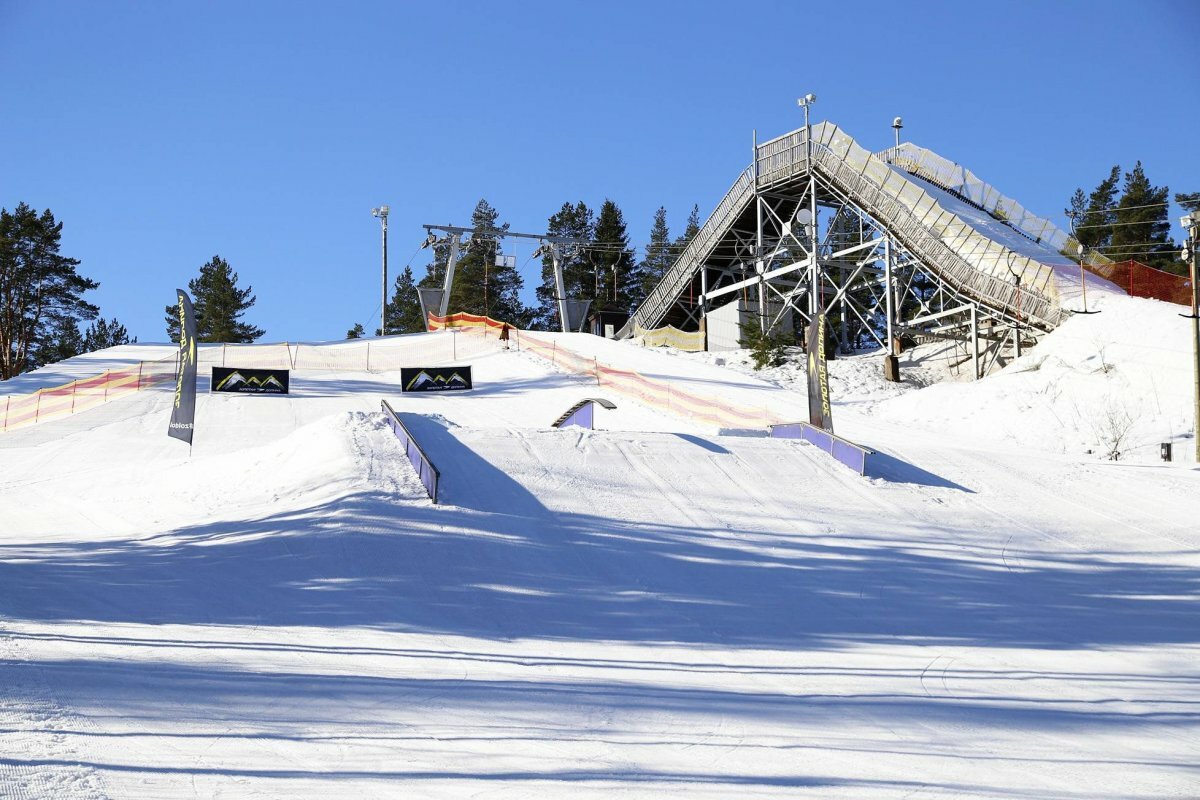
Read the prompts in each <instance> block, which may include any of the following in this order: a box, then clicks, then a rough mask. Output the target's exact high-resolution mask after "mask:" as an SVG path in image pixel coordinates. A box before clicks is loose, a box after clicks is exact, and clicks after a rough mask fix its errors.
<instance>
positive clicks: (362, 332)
mask: <svg viewBox="0 0 1200 800" xmlns="http://www.w3.org/2000/svg"><path fill="white" fill-rule="evenodd" d="M366 335H367V329H366V328H364V327H363V325H362V323H361V322H356V323H354V327H353V328H351V329H350V330H348V331H346V338H347V339H361V338H363V337H364V336H366Z"/></svg>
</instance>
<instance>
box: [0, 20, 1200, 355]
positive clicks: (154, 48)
mask: <svg viewBox="0 0 1200 800" xmlns="http://www.w3.org/2000/svg"><path fill="white" fill-rule="evenodd" d="M334 6H338V7H337V8H335V7H334ZM1197 30H1200V1H1198V0H1175V1H1171V0H1148V1H1145V0H1144V1H1143V2H1140V3H1137V4H1134V3H1128V2H1122V3H1117V2H1010V3H989V4H975V3H960V2H947V3H930V2H924V3H923V2H916V3H911V2H910V3H895V2H893V3H862V2H860V3H843V4H830V5H829V6H817V5H813V4H801V3H772V2H760V3H756V4H752V5H749V6H747V5H745V4H739V3H732V2H730V3H682V2H681V3H652V2H641V3H633V2H630V3H626V2H605V3H561V2H560V3H526V2H522V3H511V4H503V3H452V2H437V3H434V2H424V3H411V2H391V3H378V4H375V3H365V2H363V3H353V4H332V3H305V2H298V3H282V2H279V3H274V2H252V3H245V2H230V3H224V2H207V3H186V4H185V3H182V2H162V3H147V2H142V3H121V2H106V3H91V2H70V3H65V2H53V1H51V2H14V1H13V0H0V89H2V91H3V94H2V96H3V98H4V106H5V109H6V110H5V113H4V114H3V116H2V121H0V206H3V207H5V208H10V209H11V208H12V207H14V206H15V205H16V204H17V203H19V202H22V201H24V202H27V203H29V204H31V205H33V206H34V207H36V208H38V209H42V208H50V209H51V210H52V211H53V212H54V213H55V215H56V216H57V217H58V218H59V219H60V220H62V221H63V222H64V223H65V226H64V233H63V252H64V253H66V254H67V255H71V256H74V257H76V258H79V259H82V261H83V266H82V268H81V271H82V272H84V273H85V274H87V275H88V276H90V277H92V278H95V279H97V280H99V281H100V282H101V288H100V289H99V290H98V291H96V292H94V293H92V294H91V295H90V297H91V299H92V300H93V301H94V302H96V303H98V304H99V305H100V306H101V310H102V312H103V313H104V314H105V315H106V316H114V315H115V316H117V317H118V318H119V319H120V320H121V321H122V322H124V323H125V324H126V325H127V327H128V328H129V330H130V332H131V333H132V334H134V335H137V336H138V337H139V338H140V339H141V340H142V341H161V340H163V339H164V338H165V332H164V324H163V306H164V305H166V304H167V303H169V302H171V301H172V299H173V292H174V289H175V288H176V287H177V286H184V285H185V284H186V282H187V280H188V279H189V278H192V277H194V276H195V274H196V272H197V270H198V269H199V267H200V265H201V264H203V263H204V262H205V261H207V260H208V259H209V258H210V257H211V256H212V255H214V254H220V255H221V256H223V257H224V258H226V259H227V260H229V261H230V263H231V264H232V265H233V267H234V269H235V270H236V271H238V272H239V273H240V276H241V284H242V285H243V286H245V285H252V286H253V288H254V291H255V293H256V294H257V295H258V304H257V305H256V306H255V307H254V309H252V310H251V311H250V312H249V314H248V315H247V320H248V321H250V322H252V323H254V324H257V325H259V326H261V327H264V328H266V330H267V335H266V337H265V338H264V341H282V340H291V341H297V340H318V339H337V338H342V337H343V336H344V335H345V331H346V329H347V328H349V327H350V326H351V325H352V324H353V323H354V322H362V323H364V324H365V325H367V327H368V328H371V327H373V325H372V323H374V325H377V324H378V314H379V227H378V223H377V221H376V220H374V219H373V218H372V217H371V214H370V209H371V208H372V206H376V205H379V204H382V203H387V204H389V205H390V206H391V208H392V217H391V224H390V231H389V235H390V245H391V247H390V266H391V267H392V269H393V274H395V273H394V271H395V270H397V269H399V268H402V267H403V266H404V265H405V264H406V263H408V262H409V261H410V259H412V264H413V267H414V270H415V271H416V273H417V276H418V277H420V276H421V275H422V274H424V265H425V263H426V261H427V255H426V252H425V251H422V252H420V253H418V254H416V255H415V258H413V256H414V251H416V248H417V246H418V244H419V243H420V241H421V239H422V238H423V231H422V230H421V227H420V226H421V224H422V223H440V224H445V223H452V224H466V222H467V220H468V219H469V216H470V212H471V209H472V208H473V207H474V205H475V203H476V201H477V200H478V199H479V198H481V197H485V198H487V199H488V201H489V202H491V203H492V205H494V206H496V207H497V208H498V209H499V210H500V213H501V219H502V220H504V221H507V222H510V223H511V224H512V226H513V228H514V229H515V230H521V231H540V230H544V229H545V225H546V218H547V217H548V216H549V215H551V214H552V213H554V212H555V211H556V210H557V209H558V208H559V207H560V206H561V205H562V203H563V202H566V201H572V202H574V201H577V200H584V201H585V202H587V203H588V204H589V205H590V206H593V207H598V206H599V205H600V203H601V202H603V200H604V199H605V198H606V197H609V198H612V199H613V200H614V201H616V202H617V204H618V205H619V206H620V207H621V209H622V210H623V211H624V213H625V217H626V221H627V222H628V224H629V229H630V234H631V236H632V238H633V240H634V241H635V243H639V244H641V243H644V242H645V240H646V239H647V237H648V233H649V228H650V224H651V221H652V218H653V214H654V210H655V209H656V208H657V207H658V206H660V205H664V206H666V208H667V210H668V213H669V219H670V222H671V225H672V228H673V231H674V232H675V233H678V232H679V230H680V229H681V228H682V224H683V220H684V218H685V217H686V215H687V212H688V211H689V210H690V208H691V206H692V204H693V203H699V205H700V210H701V215H702V217H703V216H706V215H707V213H708V212H709V211H710V210H711V209H712V207H713V206H714V205H715V204H716V202H717V201H718V200H719V199H720V197H721V196H722V195H723V194H724V192H725V190H726V189H727V188H728V186H729V184H730V183H731V182H732V181H733V180H734V178H735V177H736V176H737V174H738V172H739V170H741V169H742V168H743V167H745V166H746V165H747V164H748V163H749V161H750V146H751V141H752V140H751V133H752V130H754V129H757V130H758V131H759V135H760V138H771V137H774V136H777V135H779V134H782V133H785V132H787V131H789V130H791V129H793V128H796V127H798V126H799V125H800V124H801V123H802V120H803V118H802V115H801V112H800V110H799V109H798V108H796V98H797V97H798V96H800V95H802V94H804V93H806V92H815V93H816V94H817V95H818V101H817V104H816V106H814V109H813V112H814V115H813V121H814V122H816V121H820V120H825V119H828V120H831V121H833V122H836V123H837V124H839V125H840V126H842V127H843V128H844V129H846V130H847V131H848V132H849V133H850V134H851V135H853V136H854V137H856V138H857V139H858V140H859V141H860V142H861V143H862V144H864V146H867V147H871V148H874V149H881V148H884V147H887V146H889V144H890V143H891V140H892V130H891V128H890V127H889V126H890V124H891V120H892V118H893V117H894V116H896V115H901V116H903V117H904V120H905V129H904V138H905V139H906V140H911V141H913V142H915V143H917V144H920V145H922V146H924V147H928V148H930V149H932V150H934V151H935V152H938V153H940V154H941V155H944V156H946V157H948V158H952V159H955V160H957V161H959V162H961V163H963V164H965V165H966V166H967V167H969V168H970V169H971V170H973V171H974V172H975V173H976V174H978V175H979V176H980V177H982V178H983V179H984V180H987V181H989V182H990V183H992V184H994V185H996V186H997V187H998V188H999V189H1000V190H1001V191H1003V192H1004V193H1005V194H1007V195H1009V196H1011V197H1013V198H1015V199H1016V200H1018V201H1020V202H1021V203H1022V204H1024V205H1025V206H1026V207H1027V208H1029V209H1030V210H1032V211H1034V212H1035V213H1039V214H1042V215H1046V216H1050V217H1051V218H1052V219H1055V220H1056V221H1059V222H1060V224H1065V223H1061V211H1062V209H1063V208H1064V206H1065V205H1066V203H1067V200H1068V198H1069V196H1070V194H1071V192H1072V191H1073V190H1074V189H1075V187H1077V186H1084V187H1085V188H1089V189H1090V188H1091V187H1092V186H1094V185H1095V184H1096V183H1097V182H1099V180H1100V179H1101V178H1103V177H1104V176H1105V175H1106V173H1107V170H1108V169H1109V167H1110V166H1112V165H1113V164H1120V165H1121V166H1122V167H1123V168H1125V169H1128V168H1130V167H1132V166H1133V163H1134V162H1135V161H1136V160H1138V159H1141V160H1142V162H1143V164H1144V165H1145V169H1146V172H1147V174H1148V176H1149V177H1150V180H1151V181H1152V182H1153V183H1155V184H1156V185H1162V184H1167V185H1169V186H1170V188H1171V190H1172V192H1175V191H1197V190H1200V110H1198V109H1200V103H1198V102H1197V101H1198V100H1200V82H1198V80H1197V79H1198V76H1200V46H1198V45H1197V43H1196V37H1195V32H1196V31H1197ZM1177 216H1178V214H1177V212H1176V210H1175V209H1172V222H1173V225H1174V226H1175V229H1174V234H1175V236H1176V237H1177V238H1179V237H1181V235H1182V234H1181V231H1180V230H1179V229H1178V225H1177V220H1176V217H1177ZM530 250H531V247H530V245H529V244H528V243H519V244H515V245H513V244H510V245H509V251H508V252H509V253H511V254H515V255H516V256H517V258H518V264H520V265H523V266H524V274H525V277H526V288H527V293H529V294H531V293H532V289H533V286H534V285H535V284H536V283H537V282H538V280H539V278H538V269H539V268H538V265H537V264H535V263H533V262H530V261H529V260H528V258H529V253H530Z"/></svg>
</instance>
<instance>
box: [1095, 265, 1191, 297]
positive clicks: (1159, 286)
mask: <svg viewBox="0 0 1200 800" xmlns="http://www.w3.org/2000/svg"><path fill="white" fill-rule="evenodd" d="M1086 266H1087V270H1088V272H1091V273H1093V274H1095V275H1099V276H1100V277H1101V278H1104V279H1105V280H1106V281H1111V282H1112V283H1115V284H1116V285H1117V286H1120V287H1121V288H1122V289H1124V290H1125V291H1127V292H1129V295H1130V296H1131V297H1149V298H1151V299H1154V300H1163V301H1165V302H1167V303H1178V304H1179V305H1182V306H1190V305H1191V304H1192V282H1191V281H1190V280H1189V279H1187V278H1185V277H1183V276H1182V275H1172V274H1171V273H1169V272H1163V271H1162V270H1161V269H1155V268H1154V267H1148V266H1146V265H1145V264H1143V263H1141V262H1140V261H1114V262H1112V263H1109V264H1087V265H1086Z"/></svg>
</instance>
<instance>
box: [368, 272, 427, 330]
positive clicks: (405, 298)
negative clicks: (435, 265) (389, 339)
mask: <svg viewBox="0 0 1200 800" xmlns="http://www.w3.org/2000/svg"><path fill="white" fill-rule="evenodd" d="M387 323H388V325H387V335H388V336H392V335H394V334H397V333H420V332H422V331H424V330H425V321H424V320H423V319H422V318H421V298H420V296H419V295H418V294H417V284H416V281H415V280H414V279H413V271H412V267H405V268H404V270H403V271H402V272H401V273H400V274H399V275H397V276H396V283H395V284H394V287H393V291H392V299H391V300H389V301H388V306H387ZM376 333H378V329H376Z"/></svg>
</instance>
